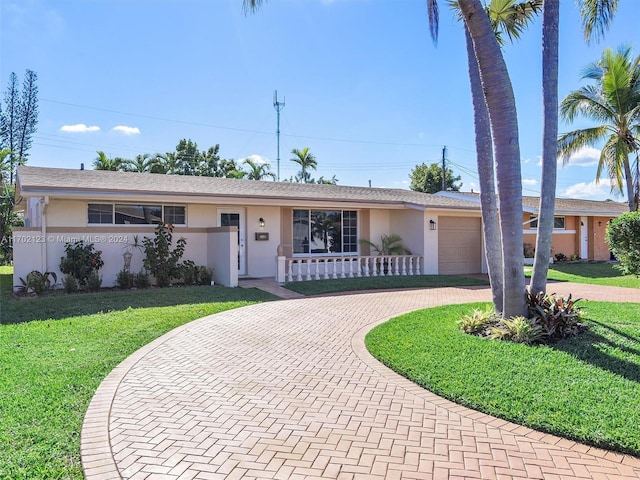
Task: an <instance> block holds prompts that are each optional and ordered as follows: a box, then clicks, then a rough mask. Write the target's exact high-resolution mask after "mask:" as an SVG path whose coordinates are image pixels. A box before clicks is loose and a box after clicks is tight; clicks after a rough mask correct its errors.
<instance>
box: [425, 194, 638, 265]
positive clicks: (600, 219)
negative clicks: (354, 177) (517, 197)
mask: <svg viewBox="0 0 640 480" xmlns="http://www.w3.org/2000/svg"><path fill="white" fill-rule="evenodd" d="M437 195H439V196H446V197H448V198H456V199H466V200H472V201H475V202H477V203H478V205H479V204H480V195H479V194H478V193H465V192H439V193H438V194H437ZM522 203H523V210H524V218H523V223H522V225H523V234H524V240H523V241H524V244H525V245H526V246H527V247H528V248H526V249H525V250H529V251H532V249H533V248H534V247H535V245H536V235H537V228H538V207H539V204H540V198H539V197H523V199H522ZM626 211H628V206H627V204H626V203H619V202H613V201H610V200H607V201H595V200H577V199H568V198H556V202H555V215H554V228H553V236H552V238H551V257H552V258H554V257H555V255H558V254H563V255H565V256H566V257H567V258H571V257H574V258H576V257H577V258H580V259H582V260H595V261H606V260H610V259H611V253H610V251H609V245H608V244H607V242H606V241H605V231H606V229H607V224H608V223H609V221H610V220H611V219H613V218H615V217H617V216H619V215H620V214H622V213H624V212H626Z"/></svg>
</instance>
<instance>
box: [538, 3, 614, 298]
mask: <svg viewBox="0 0 640 480" xmlns="http://www.w3.org/2000/svg"><path fill="white" fill-rule="evenodd" d="M579 4H580V6H581V8H580V15H581V17H582V26H583V29H584V36H585V40H586V41H587V43H588V42H590V41H591V38H592V35H593V36H594V37H595V38H596V39H599V38H600V37H602V36H603V35H604V32H605V31H606V30H607V29H608V28H609V25H610V23H611V21H612V20H613V17H614V15H615V12H616V10H617V7H618V0H579ZM559 24H560V2H559V0H545V2H544V14H543V20H542V72H543V77H542V97H543V119H544V130H543V139H542V181H541V183H540V207H539V221H538V235H537V237H536V254H535V259H534V263H533V274H532V276H531V286H530V290H531V291H532V292H544V291H546V288H547V274H548V272H549V257H550V256H551V238H552V235H553V217H554V211H555V191H556V178H557V168H558V163H557V156H558V143H557V141H556V139H557V138H558V115H557V112H558V46H559V35H558V29H559Z"/></svg>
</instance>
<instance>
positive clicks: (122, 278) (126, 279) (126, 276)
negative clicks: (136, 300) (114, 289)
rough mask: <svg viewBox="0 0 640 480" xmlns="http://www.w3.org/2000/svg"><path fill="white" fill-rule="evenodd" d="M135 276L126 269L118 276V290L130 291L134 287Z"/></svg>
mask: <svg viewBox="0 0 640 480" xmlns="http://www.w3.org/2000/svg"><path fill="white" fill-rule="evenodd" d="M133 281H134V274H133V273H131V272H129V271H127V270H125V269H124V268H123V269H122V270H120V271H119V272H118V274H117V275H116V285H118V288H121V289H123V290H128V289H130V288H131V287H133Z"/></svg>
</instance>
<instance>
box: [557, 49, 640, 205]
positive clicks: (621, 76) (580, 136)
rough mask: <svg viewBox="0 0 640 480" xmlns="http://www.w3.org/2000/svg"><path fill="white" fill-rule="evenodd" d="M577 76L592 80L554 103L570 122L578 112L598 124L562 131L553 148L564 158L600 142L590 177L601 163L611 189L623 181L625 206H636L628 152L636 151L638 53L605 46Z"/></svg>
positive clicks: (639, 147) (639, 130)
mask: <svg viewBox="0 0 640 480" xmlns="http://www.w3.org/2000/svg"><path fill="white" fill-rule="evenodd" d="M582 78H583V79H589V80H593V81H594V82H595V84H592V85H587V86H584V87H581V88H579V89H578V90H574V91H573V92H570V93H569V94H568V95H567V96H566V98H565V99H564V100H562V103H561V104H560V114H561V115H562V117H563V118H564V119H565V120H567V121H569V122H572V121H573V120H574V119H575V118H576V117H578V116H582V117H586V118H589V119H592V120H594V121H596V122H597V123H598V125H596V126H595V127H591V128H585V129H579V130H574V131H572V132H568V133H565V134H562V135H561V136H560V138H559V140H558V145H559V151H560V154H561V155H562V158H563V160H564V161H565V163H566V162H567V161H568V159H569V157H570V156H571V155H572V154H573V153H575V152H576V151H577V150H579V149H580V148H583V147H585V146H587V145H596V144H598V143H600V142H602V141H604V142H605V144H604V147H603V148H602V152H601V154H600V159H599V161H598V169H597V171H596V182H599V181H600V177H601V175H602V171H603V169H605V168H606V170H607V172H608V174H609V177H610V178H611V179H612V180H613V183H612V184H611V190H612V192H614V193H622V192H623V191H624V189H625V186H626V193H627V201H628V204H629V210H630V211H635V210H638V182H639V181H640V178H639V175H638V165H637V159H636V165H635V168H633V169H632V165H631V162H630V158H629V157H630V156H631V155H633V154H635V155H636V157H637V155H638V152H639V150H640V141H639V140H638V139H639V138H640V57H633V55H632V51H631V47H630V46H628V45H623V46H621V47H619V48H618V49H617V50H615V51H614V50H612V49H610V48H607V49H606V50H605V51H604V52H603V54H602V58H601V59H600V61H599V62H597V63H592V64H590V65H588V66H587V68H586V69H585V71H584V73H583V75H582Z"/></svg>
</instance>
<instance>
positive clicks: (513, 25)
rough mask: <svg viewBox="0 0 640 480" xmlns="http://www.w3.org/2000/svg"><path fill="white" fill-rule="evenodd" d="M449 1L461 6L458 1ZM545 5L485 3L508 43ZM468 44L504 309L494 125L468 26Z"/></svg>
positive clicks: (493, 266)
mask: <svg viewBox="0 0 640 480" xmlns="http://www.w3.org/2000/svg"><path fill="white" fill-rule="evenodd" d="M450 5H451V6H452V7H453V8H455V9H459V5H458V2H457V1H452V2H450ZM541 7H542V0H531V1H526V2H521V3H516V1H515V0H492V1H491V2H490V3H489V5H488V6H487V7H486V9H485V10H486V12H487V15H488V16H489V20H490V22H491V26H492V28H493V30H494V33H495V35H496V38H497V40H498V43H499V44H500V45H504V44H505V43H506V40H505V36H506V37H508V38H509V40H511V41H512V42H513V41H515V40H517V39H519V38H520V35H521V33H522V32H523V31H524V29H525V28H526V27H527V26H528V24H529V23H530V22H531V21H532V20H533V18H534V16H535V15H536V14H537V13H538V11H539V10H540V9H541ZM464 30H465V38H466V45H467V63H468V69H469V79H470V83H471V96H472V99H473V111H474V126H475V138H476V158H477V166H478V177H479V180H480V209H481V212H482V224H483V225H482V232H483V238H484V245H485V258H486V260H487V270H488V273H489V282H490V283H491V292H492V297H493V304H494V307H495V309H496V311H501V310H502V305H503V280H502V275H503V272H502V264H503V260H502V238H501V235H500V222H499V218H498V202H497V198H496V194H495V176H494V173H493V143H492V140H491V125H490V121H489V112H488V110H487V105H486V102H485V100H484V94H483V91H482V83H481V79H480V72H479V71H478V65H477V62H476V58H475V52H474V50H473V42H472V40H471V36H470V35H469V31H468V29H467V28H466V27H465V29H464Z"/></svg>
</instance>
